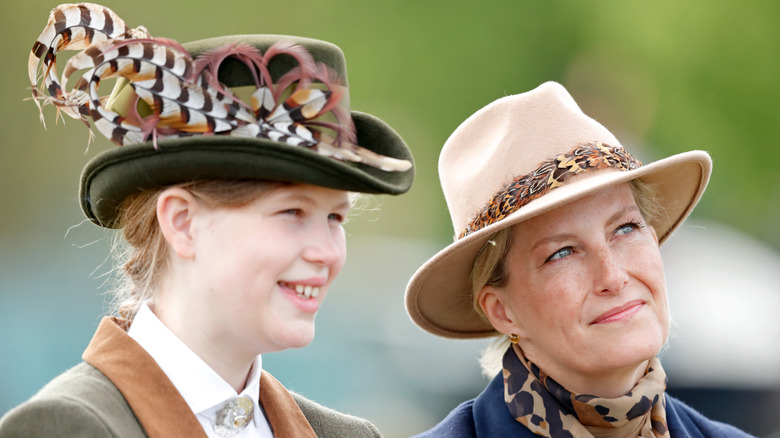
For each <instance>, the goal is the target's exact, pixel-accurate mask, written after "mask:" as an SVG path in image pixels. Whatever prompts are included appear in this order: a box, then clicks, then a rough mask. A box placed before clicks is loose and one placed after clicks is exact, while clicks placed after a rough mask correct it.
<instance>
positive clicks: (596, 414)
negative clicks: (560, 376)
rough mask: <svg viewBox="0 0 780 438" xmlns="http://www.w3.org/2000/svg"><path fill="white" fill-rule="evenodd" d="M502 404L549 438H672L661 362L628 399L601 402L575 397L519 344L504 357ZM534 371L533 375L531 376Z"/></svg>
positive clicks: (655, 361)
mask: <svg viewBox="0 0 780 438" xmlns="http://www.w3.org/2000/svg"><path fill="white" fill-rule="evenodd" d="M503 364H504V371H503V373H504V401H505V402H506V405H507V407H508V408H509V412H510V413H511V414H512V417H513V418H514V419H515V420H517V421H518V422H520V423H522V424H523V425H524V426H526V427H527V428H528V429H530V430H531V431H532V432H533V433H535V434H536V435H540V436H543V437H548V438H574V437H578V438H579V437H594V436H595V437H607V436H609V437H631V438H633V437H639V438H660V437H664V438H669V431H668V429H667V427H666V399H665V398H664V391H665V390H666V374H665V373H664V370H663V368H662V367H661V362H660V361H659V360H658V358H653V359H651V360H650V363H649V365H648V367H647V372H646V374H645V376H644V377H642V378H641V379H640V380H639V382H638V383H637V384H636V386H635V387H634V389H633V390H632V391H631V392H629V393H628V394H626V395H624V396H622V397H617V398H599V397H596V396H592V395H580V394H572V393H571V392H569V391H567V390H566V389H565V388H564V387H563V386H561V385H560V384H558V382H556V381H555V380H553V379H552V378H550V377H549V376H547V375H545V374H544V373H543V372H542V371H541V370H540V369H539V367H537V366H536V365H534V364H533V363H531V362H529V361H527V359H526V358H525V356H524V355H523V352H522V351H521V350H520V348H519V347H518V346H516V345H514V346H511V347H509V349H507V352H506V353H505V354H504V359H503ZM529 370H530V372H529Z"/></svg>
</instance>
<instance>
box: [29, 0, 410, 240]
mask: <svg viewBox="0 0 780 438" xmlns="http://www.w3.org/2000/svg"><path fill="white" fill-rule="evenodd" d="M67 50H74V51H78V53H76V54H75V55H73V56H71V58H70V59H68V61H67V63H66V64H65V66H64V68H63V72H62V76H61V78H60V77H58V71H57V55H58V54H59V53H60V52H63V51H67ZM28 74H29V78H30V82H31V85H32V95H33V98H34V100H35V103H36V105H37V106H38V109H39V111H40V112H41V121H42V122H44V116H43V108H44V107H45V106H47V105H53V106H55V107H56V109H57V116H58V117H62V115H63V114H64V115H67V116H69V117H72V118H74V119H78V120H81V121H82V122H83V123H84V124H85V125H87V126H88V127H89V128H90V136H91V135H92V127H93V126H94V127H95V128H97V130H98V131H99V132H100V133H102V134H103V135H104V136H106V137H107V138H108V139H110V140H111V141H112V142H113V143H115V144H117V145H119V146H122V147H120V148H117V149H114V150H110V151H106V152H103V153H102V154H100V155H98V156H97V157H96V158H95V159H94V160H93V161H92V162H90V163H89V164H87V166H86V168H85V170H84V173H83V175H82V185H81V191H82V193H81V195H82V196H81V201H82V207H83V208H84V211H85V213H86V214H87V216H88V217H89V218H90V219H92V220H93V221H95V222H97V223H98V224H100V225H104V226H113V225H114V224H113V220H114V219H115V218H114V213H115V210H116V206H117V205H118V203H119V202H121V200H122V199H123V198H124V197H125V196H127V195H128V194H130V193H132V192H133V191H136V190H138V189H139V188H148V187H154V186H161V185H166V184H172V183H176V182H181V181H187V180H192V179H196V178H231V179H247V178H248V179H271V180H286V181H293V182H301V183H309V184H316V185H322V186H326V187H332V188H336V189H343V190H350V191H361V192H370V193H391V194H398V193H403V192H405V191H407V190H408V189H409V187H410V186H411V182H412V179H413V174H414V172H413V169H412V167H413V166H412V159H411V154H410V152H409V150H408V147H407V146H406V144H405V143H404V142H403V140H402V139H401V138H400V137H399V136H398V134H396V133H395V132H394V131H393V130H392V128H390V127H389V126H387V125H386V124H384V123H383V122H382V121H381V120H379V119H377V118H375V117H372V116H369V115H367V114H363V113H359V112H356V111H350V109H349V94H348V89H347V85H346V68H345V65H344V60H343V54H342V53H341V51H340V49H339V48H338V47H336V46H335V45H332V44H330V43H326V42H324V41H318V40H311V39H306V38H299V37H287V36H276V35H244V36H232V37H220V38H213V39H209V40H202V41H197V42H194V43H189V44H184V45H182V44H179V43H178V42H176V41H173V40H170V39H164V38H153V37H152V36H151V35H150V34H149V32H148V31H147V30H146V29H145V28H143V27H137V28H133V29H131V28H128V27H127V26H126V25H125V23H124V21H123V20H122V19H121V18H120V17H119V16H117V15H116V14H115V13H114V12H113V11H111V10H110V9H108V8H106V7H104V6H101V5H97V4H92V3H79V4H63V5H60V6H57V7H56V8H55V9H54V10H53V11H52V12H51V14H50V16H49V21H48V23H47V25H46V27H45V28H44V30H43V32H42V33H41V35H40V36H39V37H38V39H37V41H36V42H35V44H34V45H33V48H32V52H31V54H30V57H29V62H28ZM109 80H111V81H113V83H114V85H113V87H106V86H105V84H104V87H101V81H103V82H106V81H109ZM69 82H70V83H72V86H71V87H69V88H68V87H67V85H68V84H69ZM106 88H110V89H111V91H110V93H108V92H106V91H105V89H106ZM44 126H45V123H44Z"/></svg>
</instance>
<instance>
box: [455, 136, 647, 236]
mask: <svg viewBox="0 0 780 438" xmlns="http://www.w3.org/2000/svg"><path fill="white" fill-rule="evenodd" d="M641 166H642V162H640V161H639V160H637V159H636V158H634V157H633V156H631V154H629V153H628V152H626V150H625V149H623V147H621V146H609V145H606V144H604V143H601V142H598V141H596V142H591V143H586V144H582V145H580V146H577V147H576V148H575V149H574V150H572V151H571V152H569V153H563V154H560V155H558V156H557V157H555V158H553V159H550V160H547V161H544V162H543V163H542V164H541V165H540V166H539V167H538V168H537V169H536V170H534V171H533V172H531V173H529V174H526V175H523V176H519V177H517V178H515V179H513V180H512V182H510V183H509V184H507V185H506V186H504V187H503V188H502V189H501V190H500V191H498V192H496V193H495V194H494V195H493V196H492V197H491V198H490V200H489V201H488V203H487V204H486V205H485V206H483V207H482V209H480V211H479V212H478V213H477V214H476V215H475V217H474V218H473V219H472V220H471V222H469V224H468V226H467V227H466V228H465V229H464V230H463V231H462V232H461V233H460V235H459V236H458V239H462V238H464V237H466V236H468V235H469V234H471V233H474V232H476V231H479V230H481V229H483V228H485V227H487V226H489V225H492V224H494V223H496V222H498V221H500V220H502V219H504V218H505V217H507V216H509V215H510V214H512V213H514V212H516V211H517V210H519V209H520V208H521V207H523V206H524V205H526V204H528V203H529V202H531V201H533V200H534V199H537V198H540V197H542V196H543V195H545V194H547V193H548V192H549V191H550V190H552V189H555V188H557V187H560V186H561V185H562V184H563V183H564V182H565V181H566V179H568V178H569V176H571V175H576V174H579V173H582V172H585V171H589V170H597V169H607V168H614V169H619V170H634V169H637V168H639V167H641Z"/></svg>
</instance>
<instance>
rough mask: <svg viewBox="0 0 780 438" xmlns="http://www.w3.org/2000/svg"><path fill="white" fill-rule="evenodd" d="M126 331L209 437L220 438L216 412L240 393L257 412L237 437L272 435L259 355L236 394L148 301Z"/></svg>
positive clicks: (267, 437) (266, 436) (265, 436)
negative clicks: (261, 401) (264, 405)
mask: <svg viewBox="0 0 780 438" xmlns="http://www.w3.org/2000/svg"><path fill="white" fill-rule="evenodd" d="M127 334H128V335H129V336H130V337H131V338H133V339H134V340H135V341H136V342H138V344H140V345H141V347H143V348H144V350H146V352H147V353H149V355H150V356H152V358H153V359H154V360H155V362H157V365H158V366H159V367H160V368H161V369H162V370H163V372H164V373H165V375H166V376H168V379H170V381H171V382H172V383H173V386H175V387H176V389H177V390H178V391H179V394H181V396H182V397H183V398H184V401H186V402H187V405H189V407H190V409H192V412H194V413H195V416H196V417H197V418H198V421H200V424H201V426H202V427H203V430H205V431H206V435H208V436H209V437H210V438H220V437H219V435H217V433H216V431H215V430H214V423H215V422H216V419H217V411H218V410H219V409H220V408H221V407H222V405H223V404H224V403H225V402H226V401H228V400H230V399H232V398H234V397H236V396H238V395H241V396H244V397H248V398H250V399H252V402H253V403H254V412H253V418H252V421H251V422H250V423H249V424H248V425H247V426H246V428H244V429H243V430H242V431H241V433H239V434H238V435H236V437H237V438H259V437H261V438H271V437H273V433H272V432H271V427H270V426H269V424H268V420H267V419H266V418H265V415H264V414H263V410H262V409H260V404H259V403H258V400H257V398H258V396H259V394H260V373H261V371H262V359H261V357H260V356H259V355H258V356H257V358H255V361H254V362H253V363H252V370H251V371H250V373H249V378H248V379H247V384H246V387H245V388H244V390H243V391H242V392H241V394H237V393H236V390H235V389H233V387H232V386H230V384H228V383H227V382H226V381H225V380H224V379H223V378H222V377H220V376H219V375H218V374H217V373H216V371H214V370H213V369H211V367H209V366H208V365H207V364H206V362H204V361H203V359H201V358H200V357H199V356H198V355H196V354H195V353H194V352H193V351H192V350H190V348H189V347H187V346H186V345H185V344H184V343H183V342H182V341H181V340H180V339H179V338H178V337H176V335H175V334H173V332H171V331H170V330H169V329H168V327H166V326H165V325H164V324H163V323H162V321H160V320H159V319H158V318H157V316H156V315H155V314H154V313H153V312H152V310H151V309H150V308H149V306H148V303H144V304H143V305H142V306H141V308H140V309H139V310H138V313H137V314H136V316H135V319H134V320H133V323H132V325H131V326H130V330H128V331H127Z"/></svg>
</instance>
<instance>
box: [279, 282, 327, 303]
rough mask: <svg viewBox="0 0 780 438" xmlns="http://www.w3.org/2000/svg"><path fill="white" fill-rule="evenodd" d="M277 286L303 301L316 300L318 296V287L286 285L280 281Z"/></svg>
mask: <svg viewBox="0 0 780 438" xmlns="http://www.w3.org/2000/svg"><path fill="white" fill-rule="evenodd" d="M279 286H281V287H283V288H285V289H289V290H292V291H294V292H295V294H296V295H298V296H299V297H300V298H302V299H304V300H308V299H311V298H317V297H318V296H319V295H320V287H319V286H312V285H308V284H295V283H286V282H284V281H280V282H279Z"/></svg>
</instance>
